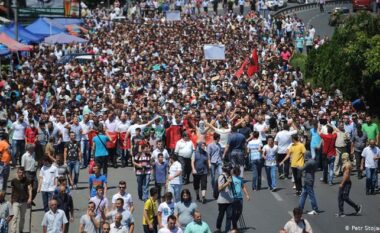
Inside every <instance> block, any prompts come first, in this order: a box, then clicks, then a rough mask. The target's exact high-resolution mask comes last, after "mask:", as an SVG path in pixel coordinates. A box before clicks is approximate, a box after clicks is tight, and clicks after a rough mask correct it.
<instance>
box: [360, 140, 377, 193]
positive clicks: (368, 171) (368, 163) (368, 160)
mask: <svg viewBox="0 0 380 233" xmlns="http://www.w3.org/2000/svg"><path fill="white" fill-rule="evenodd" d="M362 157H363V159H362V160H361V165H360V170H361V171H364V169H365V176H366V195H369V194H371V195H373V194H375V188H376V183H377V179H378V178H377V177H378V175H377V166H378V160H380V149H379V147H377V146H376V144H375V140H374V139H371V140H369V145H368V146H367V147H366V148H364V150H363V152H362Z"/></svg>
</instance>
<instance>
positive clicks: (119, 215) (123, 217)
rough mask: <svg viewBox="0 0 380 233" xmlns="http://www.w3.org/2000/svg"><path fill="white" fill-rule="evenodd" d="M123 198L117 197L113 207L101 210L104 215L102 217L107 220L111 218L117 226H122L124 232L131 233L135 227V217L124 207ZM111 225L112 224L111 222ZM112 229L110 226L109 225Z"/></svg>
mask: <svg viewBox="0 0 380 233" xmlns="http://www.w3.org/2000/svg"><path fill="white" fill-rule="evenodd" d="M123 206H124V200H123V198H118V199H117V200H116V203H115V207H116V208H115V209H114V210H111V211H109V212H107V213H106V211H107V210H105V211H102V214H103V215H104V216H103V218H104V219H106V220H108V219H111V220H112V222H114V223H115V225H116V227H117V228H120V229H122V228H124V229H122V230H125V231H126V232H131V233H133V231H134V229H135V219H134V217H133V215H132V213H131V212H129V210H127V209H124V208H123ZM111 226H112V224H111ZM111 229H112V227H111Z"/></svg>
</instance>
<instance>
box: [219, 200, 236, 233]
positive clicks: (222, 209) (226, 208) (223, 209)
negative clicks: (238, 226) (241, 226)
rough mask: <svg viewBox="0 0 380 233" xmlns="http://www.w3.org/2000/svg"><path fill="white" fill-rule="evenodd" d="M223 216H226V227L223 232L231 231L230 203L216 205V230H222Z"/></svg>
mask: <svg viewBox="0 0 380 233" xmlns="http://www.w3.org/2000/svg"><path fill="white" fill-rule="evenodd" d="M224 214H226V227H225V231H226V232H228V231H229V230H230V229H231V221H232V203H218V218H217V219H216V229H219V230H220V229H221V228H222V223H223V218H224Z"/></svg>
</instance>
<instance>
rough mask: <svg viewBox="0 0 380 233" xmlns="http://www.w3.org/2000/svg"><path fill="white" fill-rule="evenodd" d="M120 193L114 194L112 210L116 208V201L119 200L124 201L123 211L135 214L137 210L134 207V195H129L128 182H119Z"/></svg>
mask: <svg viewBox="0 0 380 233" xmlns="http://www.w3.org/2000/svg"><path fill="white" fill-rule="evenodd" d="M119 190H120V191H119V192H118V193H116V194H114V195H113V196H112V208H113V209H115V208H116V205H115V204H116V200H117V199H119V198H122V199H123V201H124V202H123V203H124V206H123V209H125V210H129V212H131V213H132V214H133V211H134V210H135V207H134V205H133V200H132V195H131V194H130V193H127V182H125V181H124V180H121V181H119Z"/></svg>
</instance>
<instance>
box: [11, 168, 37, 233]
mask: <svg viewBox="0 0 380 233" xmlns="http://www.w3.org/2000/svg"><path fill="white" fill-rule="evenodd" d="M11 186H12V194H11V202H12V209H13V218H12V220H11V222H10V232H22V231H23V229H24V223H25V214H26V209H27V207H28V205H30V204H31V203H32V184H31V183H30V181H29V180H28V179H26V177H25V170H24V168H23V167H19V168H18V170H17V177H16V178H14V179H13V180H12V181H11Z"/></svg>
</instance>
